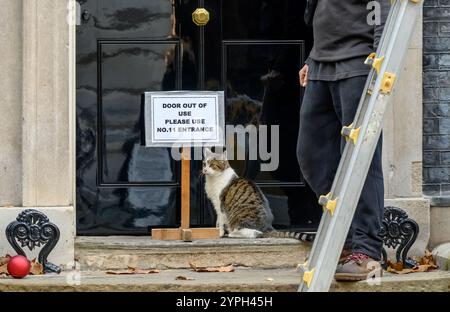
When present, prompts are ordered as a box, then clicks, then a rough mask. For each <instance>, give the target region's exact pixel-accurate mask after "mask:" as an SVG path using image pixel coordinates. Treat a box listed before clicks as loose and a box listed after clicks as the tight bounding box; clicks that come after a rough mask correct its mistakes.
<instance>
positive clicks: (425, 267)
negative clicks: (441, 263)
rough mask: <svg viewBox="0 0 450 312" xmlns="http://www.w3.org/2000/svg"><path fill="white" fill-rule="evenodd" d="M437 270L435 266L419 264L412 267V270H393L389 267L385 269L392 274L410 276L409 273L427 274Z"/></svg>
mask: <svg viewBox="0 0 450 312" xmlns="http://www.w3.org/2000/svg"><path fill="white" fill-rule="evenodd" d="M435 269H437V266H436V265H430V264H421V265H417V266H415V267H413V268H412V269H403V270H395V269H393V268H391V267H388V268H387V271H388V272H390V273H394V274H410V273H418V272H428V271H431V270H435Z"/></svg>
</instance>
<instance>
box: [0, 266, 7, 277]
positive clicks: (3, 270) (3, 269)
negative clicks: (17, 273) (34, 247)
mask: <svg viewBox="0 0 450 312" xmlns="http://www.w3.org/2000/svg"><path fill="white" fill-rule="evenodd" d="M3 274H4V275H8V274H9V273H8V263H5V264H3V265H0V275H3Z"/></svg>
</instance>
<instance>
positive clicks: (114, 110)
mask: <svg viewBox="0 0 450 312" xmlns="http://www.w3.org/2000/svg"><path fill="white" fill-rule="evenodd" d="M79 2H80V4H81V10H82V12H83V11H87V12H88V13H89V14H90V17H89V19H87V20H86V21H83V24H82V25H80V26H78V29H77V230H78V234H86V235H101V234H106V235H109V234H124V235H125V234H148V229H149V227H153V226H158V227H165V226H170V227H174V226H178V225H179V206H180V203H179V193H180V185H179V163H177V162H175V161H173V160H171V158H170V157H169V153H168V150H167V149H165V148H145V147H142V146H141V145H140V136H141V126H142V125H141V123H140V120H141V117H142V116H141V115H140V112H141V110H140V105H141V95H142V93H143V92H145V91H158V90H180V89H183V90H225V91H226V112H227V116H226V118H227V123H229V124H244V125H245V124H246V123H249V122H255V121H257V122H258V123H262V124H267V125H272V124H279V125H280V132H281V135H280V159H281V162H280V167H279V168H278V170H276V171H275V172H271V173H263V172H260V171H259V166H258V165H259V162H258V161H239V162H238V161H235V162H233V166H234V167H235V168H236V170H237V171H238V172H239V173H240V174H242V175H245V176H247V177H249V178H253V179H256V180H257V181H258V183H259V184H260V185H261V186H263V189H264V191H265V192H266V194H267V195H268V197H269V200H270V201H271V204H272V209H273V210H276V213H275V215H276V216H277V219H276V223H277V224H279V225H280V226H289V225H291V224H296V225H299V226H306V225H308V221H311V220H312V221H314V222H316V221H317V220H318V214H320V210H319V209H318V208H317V205H316V204H315V198H314V196H313V195H312V193H311V192H310V190H309V188H308V187H306V186H305V185H304V183H303V181H302V179H301V174H300V171H299V168H298V164H297V160H296V155H295V145H296V141H297V131H298V114H299V107H300V103H301V89H300V87H299V85H298V82H297V81H298V78H297V72H298V68H299V67H300V65H301V64H302V63H303V61H304V58H305V55H307V54H306V53H307V51H308V50H309V48H310V44H311V34H310V31H309V30H308V29H306V27H305V26H304V25H303V20H302V14H303V6H304V3H303V1H298V0H277V1H275V0H270V1H269V0H223V1H219V0H205V1H194V0H84V1H79ZM203 2H204V7H205V8H206V9H208V11H209V12H210V18H211V19H210V22H209V23H208V25H206V26H205V27H203V28H201V27H198V26H196V25H195V24H194V23H193V22H192V18H191V14H192V12H193V11H194V10H195V8H197V7H201V6H202V5H201V3H203ZM200 167H201V163H200V162H193V163H192V173H193V174H192V179H191V180H192V187H191V190H192V196H191V200H192V202H191V210H192V212H191V223H192V225H193V226H207V225H212V224H214V222H215V221H214V214H213V212H212V209H211V207H210V205H209V203H208V202H207V200H206V198H205V194H204V192H203V181H202V180H201V178H200V176H199V174H198V173H199V171H200Z"/></svg>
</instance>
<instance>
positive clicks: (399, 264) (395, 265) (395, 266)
mask: <svg viewBox="0 0 450 312" xmlns="http://www.w3.org/2000/svg"><path fill="white" fill-rule="evenodd" d="M387 265H388V268H391V269H393V270H394V271H402V270H403V269H404V265H403V262H401V261H400V262H391V261H390V260H388V261H387ZM388 271H389V270H388Z"/></svg>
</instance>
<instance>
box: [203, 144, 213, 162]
mask: <svg viewBox="0 0 450 312" xmlns="http://www.w3.org/2000/svg"><path fill="white" fill-rule="evenodd" d="M212 155H213V152H211V150H210V149H209V148H207V147H205V148H204V149H203V156H204V157H205V159H209V158H211V156H212Z"/></svg>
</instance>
